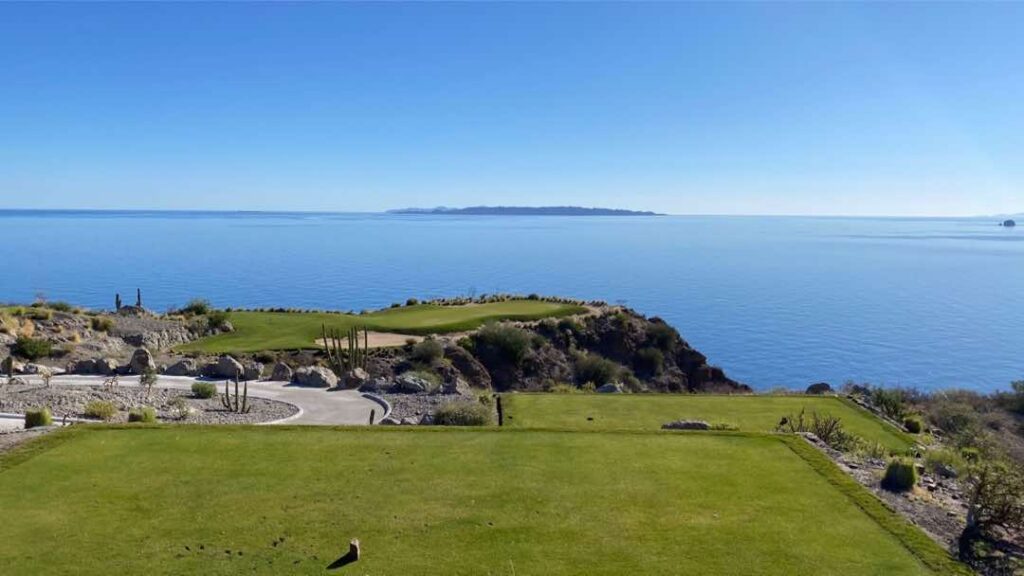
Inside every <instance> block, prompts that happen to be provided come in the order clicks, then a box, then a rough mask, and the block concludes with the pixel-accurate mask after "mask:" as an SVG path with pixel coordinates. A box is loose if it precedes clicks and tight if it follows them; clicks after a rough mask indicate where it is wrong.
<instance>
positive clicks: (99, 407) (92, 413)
mask: <svg viewBox="0 0 1024 576" xmlns="http://www.w3.org/2000/svg"><path fill="white" fill-rule="evenodd" d="M84 413H85V415H86V417H88V418H98V419H100V420H103V421H104V422H109V421H110V420H112V419H113V418H114V416H115V415H117V406H115V405H114V403H113V402H105V401H103V400H93V401H92V402H89V403H88V404H86V405H85V412H84Z"/></svg>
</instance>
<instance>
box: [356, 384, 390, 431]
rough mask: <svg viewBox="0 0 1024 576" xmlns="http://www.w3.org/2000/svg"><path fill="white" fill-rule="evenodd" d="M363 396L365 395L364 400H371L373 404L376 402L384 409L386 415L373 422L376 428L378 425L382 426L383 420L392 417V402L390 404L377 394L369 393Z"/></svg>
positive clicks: (363, 393) (364, 393)
mask: <svg viewBox="0 0 1024 576" xmlns="http://www.w3.org/2000/svg"><path fill="white" fill-rule="evenodd" d="M362 395H363V398H366V399H367V400H370V401H371V402H376V403H377V404H380V405H381V407H382V408H384V414H382V415H381V416H379V417H377V419H376V420H374V422H373V425H374V426H376V425H377V424H380V421H381V420H383V419H385V418H387V417H388V416H391V403H390V402H388V401H387V400H385V399H383V398H381V397H380V396H377V395H375V394H369V393H367V392H362Z"/></svg>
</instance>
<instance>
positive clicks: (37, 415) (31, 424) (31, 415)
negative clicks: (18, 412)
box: [25, 408, 53, 430]
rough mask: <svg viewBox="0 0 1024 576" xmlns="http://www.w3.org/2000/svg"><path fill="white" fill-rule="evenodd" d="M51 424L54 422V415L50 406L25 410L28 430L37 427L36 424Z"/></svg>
mask: <svg viewBox="0 0 1024 576" xmlns="http://www.w3.org/2000/svg"><path fill="white" fill-rule="evenodd" d="M51 424H53V415H52V414H50V409H49V408H41V409H39V410H26V411H25V429H26V430H28V429H29V428H35V427H36V426H49V425H51Z"/></svg>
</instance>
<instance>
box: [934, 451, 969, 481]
mask: <svg viewBox="0 0 1024 576" xmlns="http://www.w3.org/2000/svg"><path fill="white" fill-rule="evenodd" d="M966 467H967V462H966V461H965V460H964V458H963V457H962V456H961V455H960V454H959V453H958V452H957V451H956V450H950V449H948V448H937V449H935V450H929V451H927V452H925V454H924V469H925V470H927V471H928V472H931V473H932V474H935V475H942V474H943V473H944V472H945V471H947V470H952V471H953V472H955V473H957V474H960V473H962V472H963V471H964V470H966Z"/></svg>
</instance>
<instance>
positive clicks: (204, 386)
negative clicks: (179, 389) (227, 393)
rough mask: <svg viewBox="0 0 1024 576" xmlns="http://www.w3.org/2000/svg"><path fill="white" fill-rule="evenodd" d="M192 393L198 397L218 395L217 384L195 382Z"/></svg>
mask: <svg viewBox="0 0 1024 576" xmlns="http://www.w3.org/2000/svg"><path fill="white" fill-rule="evenodd" d="M192 395H193V396H195V397H196V398H213V397H214V396H216V395H217V385H216V384H214V383H213V382H193V383H192Z"/></svg>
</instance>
